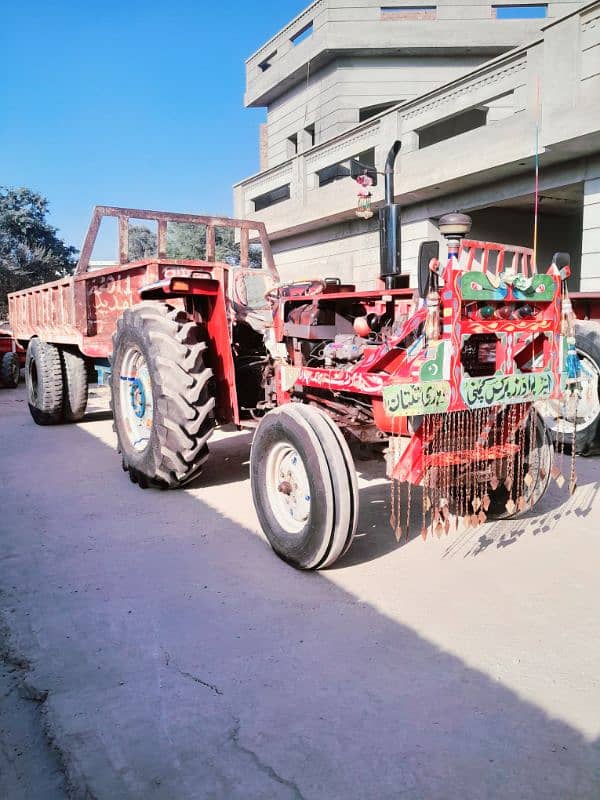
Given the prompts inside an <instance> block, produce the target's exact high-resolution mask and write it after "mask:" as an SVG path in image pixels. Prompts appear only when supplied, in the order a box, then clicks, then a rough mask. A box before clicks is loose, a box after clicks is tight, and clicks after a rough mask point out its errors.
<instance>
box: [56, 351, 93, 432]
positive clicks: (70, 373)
mask: <svg viewBox="0 0 600 800" xmlns="http://www.w3.org/2000/svg"><path fill="white" fill-rule="evenodd" d="M60 358H61V363H62V370H63V381H64V386H65V396H64V406H63V417H64V420H65V422H78V421H79V420H80V419H83V416H84V414H85V409H86V407H87V401H88V373H87V365H86V363H85V358H84V357H83V356H82V355H80V354H79V353H74V352H73V351H71V350H66V349H65V348H61V351H60Z"/></svg>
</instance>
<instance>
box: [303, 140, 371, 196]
mask: <svg viewBox="0 0 600 800" xmlns="http://www.w3.org/2000/svg"><path fill="white" fill-rule="evenodd" d="M365 170H366V171H367V174H368V175H370V176H371V178H372V179H373V185H376V184H377V172H376V170H375V148H374V147H371V148H370V149H369V150H365V151H364V152H362V153H359V154H358V155H357V156H354V157H353V158H347V159H346V160H345V161H338V162H337V164H331V166H329V167H324V168H323V169H320V170H318V171H317V178H318V180H319V188H320V187H321V186H327V185H328V184H330V183H335V181H341V180H342V179H343V178H356V177H357V176H358V175H362V174H363V172H364V171H365Z"/></svg>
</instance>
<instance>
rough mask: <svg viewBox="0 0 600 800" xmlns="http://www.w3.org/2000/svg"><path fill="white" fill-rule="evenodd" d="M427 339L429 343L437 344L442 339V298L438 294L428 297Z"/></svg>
mask: <svg viewBox="0 0 600 800" xmlns="http://www.w3.org/2000/svg"><path fill="white" fill-rule="evenodd" d="M425 337H426V338H427V341H429V342H436V341H437V340H438V339H439V338H440V296H439V294H438V293H437V292H429V294H428V295H427V317H426V319H425Z"/></svg>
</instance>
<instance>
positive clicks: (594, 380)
mask: <svg viewBox="0 0 600 800" xmlns="http://www.w3.org/2000/svg"><path fill="white" fill-rule="evenodd" d="M575 338H576V342H577V356H578V357H579V363H580V366H581V379H580V383H581V397H580V398H579V400H578V401H577V406H576V408H577V412H576V413H577V420H575V419H574V417H573V415H569V414H568V412H567V416H565V417H563V416H561V414H562V413H563V410H564V409H563V404H562V402H555V401H551V400H548V401H544V402H542V403H540V404H539V411H540V414H542V416H543V417H544V420H545V422H546V425H547V426H548V429H549V431H550V436H551V437H552V440H553V442H555V443H559V442H560V443H562V442H563V441H564V442H565V444H566V445H568V446H571V443H572V440H573V423H574V422H575V421H576V422H577V429H576V432H575V450H576V452H577V453H581V454H583V455H585V454H586V453H588V452H589V451H590V450H592V449H593V448H594V446H595V445H597V444H598V441H599V439H600V435H599V434H600V327H599V326H598V324H597V323H595V322H578V323H577V325H576V326H575Z"/></svg>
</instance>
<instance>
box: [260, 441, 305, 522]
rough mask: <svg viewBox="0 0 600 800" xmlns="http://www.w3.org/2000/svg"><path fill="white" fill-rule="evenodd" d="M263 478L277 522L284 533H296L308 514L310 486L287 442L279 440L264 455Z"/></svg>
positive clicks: (303, 469) (296, 454) (295, 452)
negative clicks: (265, 461)
mask: <svg viewBox="0 0 600 800" xmlns="http://www.w3.org/2000/svg"><path fill="white" fill-rule="evenodd" d="M266 481H267V496H268V498H269V503H270V505H271V508H272V510H273V513H274V514H275V517H276V519H277V522H278V523H279V524H280V525H281V527H282V528H283V529H284V530H286V531H287V532H288V533H300V531H301V530H302V529H303V528H304V526H305V525H306V522H307V520H308V517H309V515H310V505H311V494H310V485H309V482H308V474H307V472H306V467H305V466H304V462H303V461H302V459H301V458H300V456H299V454H298V451H297V450H295V449H294V447H293V446H292V445H291V444H289V443H288V442H279V443H278V444H276V445H275V446H274V447H273V449H272V450H271V452H270V453H269V455H268V456H267V465H266Z"/></svg>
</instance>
